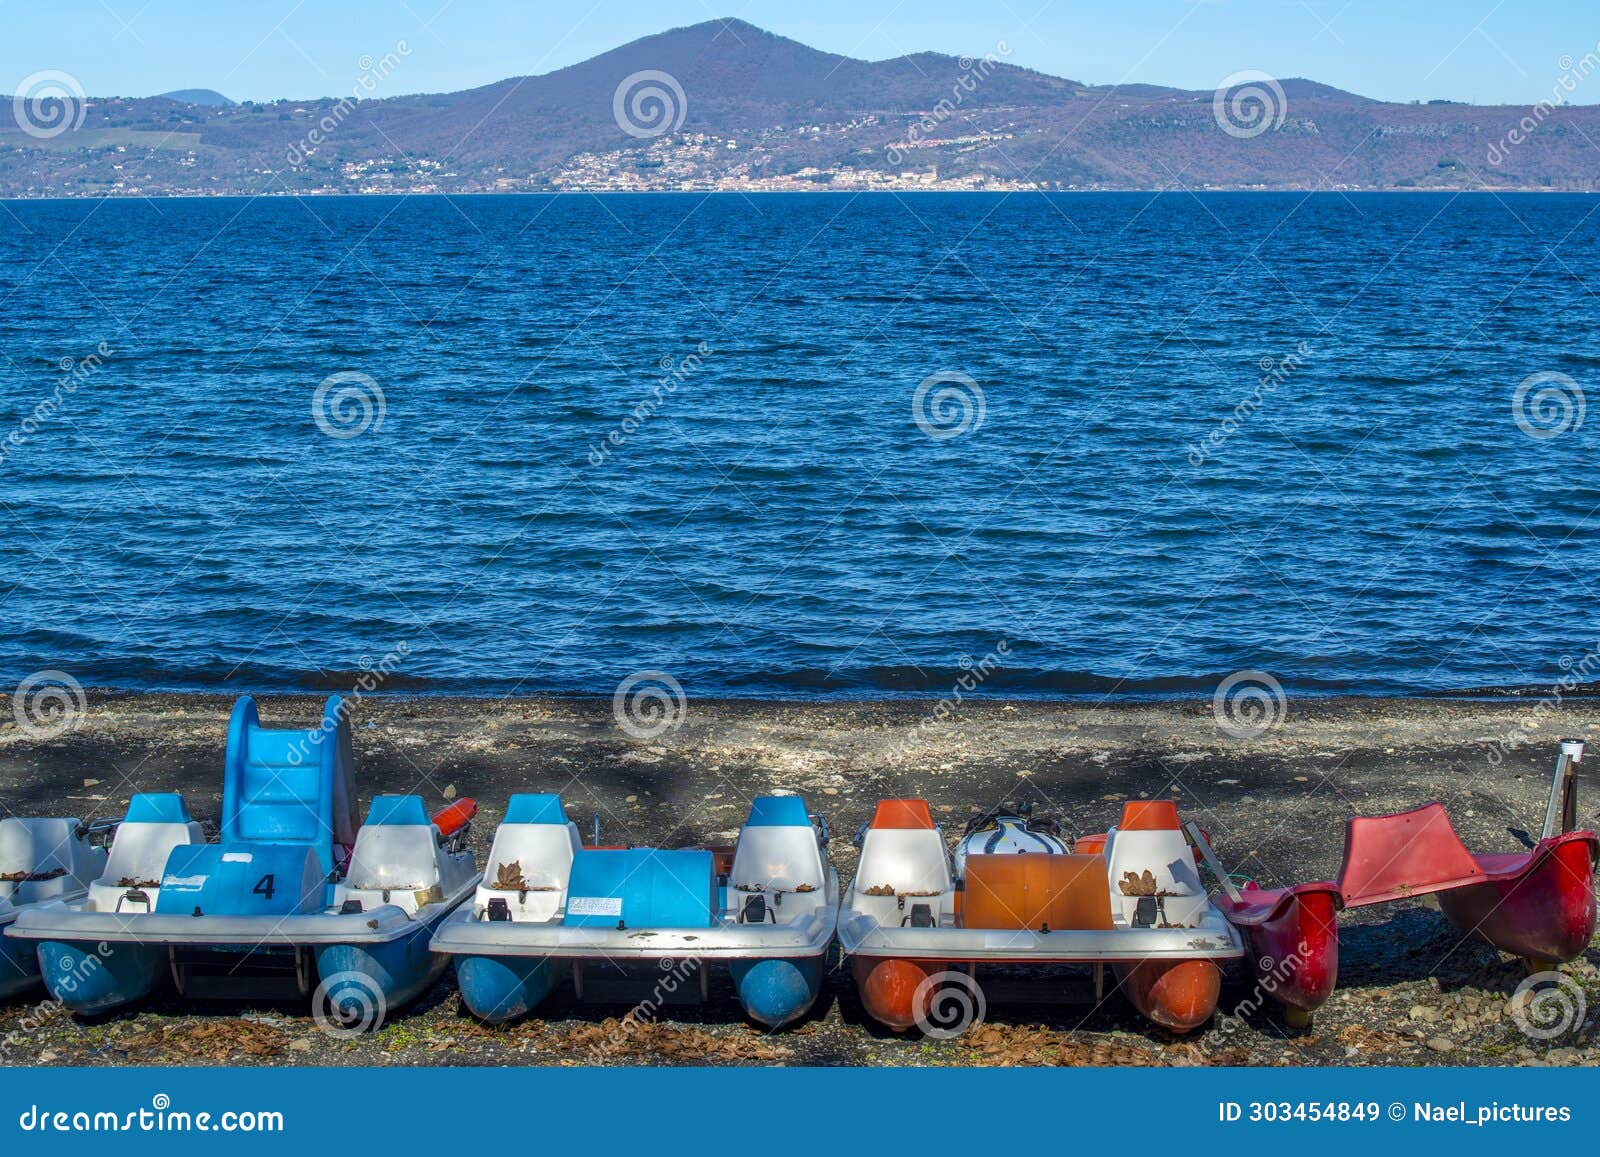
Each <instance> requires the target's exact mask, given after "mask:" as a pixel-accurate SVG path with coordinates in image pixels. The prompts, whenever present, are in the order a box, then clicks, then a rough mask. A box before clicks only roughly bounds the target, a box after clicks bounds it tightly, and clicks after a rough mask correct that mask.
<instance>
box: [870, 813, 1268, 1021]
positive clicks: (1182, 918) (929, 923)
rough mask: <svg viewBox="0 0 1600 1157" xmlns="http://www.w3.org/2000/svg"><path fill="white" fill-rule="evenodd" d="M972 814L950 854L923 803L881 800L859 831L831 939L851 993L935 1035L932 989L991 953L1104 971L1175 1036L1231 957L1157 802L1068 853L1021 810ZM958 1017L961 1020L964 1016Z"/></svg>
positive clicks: (967, 974) (1205, 1011)
mask: <svg viewBox="0 0 1600 1157" xmlns="http://www.w3.org/2000/svg"><path fill="white" fill-rule="evenodd" d="M982 821H983V822H982V823H981V825H980V826H978V827H976V828H974V827H973V826H972V825H969V829H968V831H967V833H966V834H965V835H964V836H963V838H962V839H961V841H960V843H959V844H958V846H957V848H956V854H955V857H954V859H953V860H952V857H951V855H950V853H949V851H948V850H947V848H946V846H945V839H944V834H943V832H942V831H941V830H940V829H939V828H938V827H937V826H936V825H935V824H934V822H933V817H932V815H931V814H930V813H929V811H928V805H927V804H926V803H925V802H924V801H922V800H920V799H913V800H884V801H882V802H881V803H879V804H878V807H877V812H876V814H875V815H874V817H873V819H872V821H871V822H870V823H869V824H868V825H867V826H866V827H864V828H863V829H862V831H861V833H860V834H859V835H858V836H857V844H858V846H859V847H860V848H861V858H860V861H859V864H858V867H857V870H856V878H855V881H854V883H853V884H852V886H851V888H850V891H849V892H848V893H847V894H846V896H845V898H844V904H843V908H842V910H841V912H840V915H839V941H840V944H841V945H842V947H843V949H844V952H845V955H846V956H847V957H848V958H849V960H850V965H851V971H852V973H853V975H854V978H855V981H856V986H857V988H858V990H859V992H860V995H861V1000H862V1003H863V1004H864V1005H865V1007H866V1010H867V1012H868V1014H869V1015H871V1016H872V1017H873V1019H875V1020H877V1021H878V1022H879V1023H881V1024H883V1025H885V1026H887V1027H889V1028H891V1029H895V1030H897V1031H904V1030H906V1029H909V1028H911V1027H913V1026H917V1027H920V1028H922V1029H923V1030H924V1031H933V1032H935V1035H949V1034H948V1033H946V1032H941V1031H939V1030H940V1029H941V1028H942V1025H941V1023H940V1020H941V1015H942V1013H941V1010H940V1009H939V1008H938V1007H937V1006H938V1005H939V1004H940V1002H941V995H942V994H944V993H945V992H946V990H948V989H949V988H951V987H960V988H964V989H966V990H967V992H966V994H965V996H964V997H963V998H962V1000H961V1005H962V1007H963V1008H965V1009H967V1010H970V1009H971V1007H972V1005H973V1003H974V1002H975V1000H976V999H978V998H979V997H980V996H981V990H980V989H979V988H978V985H977V981H976V980H975V979H974V978H973V973H974V972H975V971H976V969H977V968H978V967H980V966H982V965H986V964H989V965H992V964H1014V965H1027V964H1035V965H1042V964H1087V965H1091V966H1093V968H1094V972H1095V977H1096V982H1097V983H1096V989H1097V992H1099V991H1100V990H1101V984H1102V982H1103V976H1104V969H1105V967H1106V966H1108V965H1109V966H1110V967H1111V968H1112V969H1113V970H1114V971H1115V974H1116V976H1117V978H1118V982H1119V987H1121V988H1122V990H1123V992H1124V993H1126V994H1127V996H1128V998H1129V999H1130V1000H1131V1001H1132V1002H1133V1004H1134V1006H1135V1007H1136V1008H1137V1009H1138V1010H1139V1011H1140V1012H1141V1013H1143V1014H1144V1015H1145V1016H1147V1017H1149V1018H1150V1019H1151V1020H1153V1021H1155V1022H1156V1023H1157V1024H1160V1025H1162V1026H1164V1027H1166V1028H1168V1029H1171V1030H1172V1031H1174V1032H1180V1033H1181V1032H1188V1031H1190V1030H1192V1029H1195V1028H1197V1027H1199V1026H1200V1025H1202V1024H1204V1023H1205V1022H1206V1021H1207V1020H1208V1019H1209V1018H1210V1017H1211V1015H1212V1013H1213V1012H1214V1011H1215V1009H1216V1005H1217V996H1218V993H1219V991H1220V989H1221V981H1222V975H1221V966H1222V964H1223V962H1225V961H1228V960H1237V959H1239V958H1241V957H1242V956H1243V955H1244V946H1243V941H1242V938H1241V936H1240V933H1239V932H1238V930H1237V929H1236V928H1234V927H1233V926H1232V925H1231V924H1230V923H1229V922H1228V920H1227V919H1226V918H1225V917H1224V916H1223V914H1222V912H1221V911H1219V910H1218V909H1217V907H1216V906H1215V905H1213V904H1212V902H1211V899H1210V897H1209V896H1207V894H1206V889H1205V887H1204V885H1203V884H1202V883H1201V880H1200V876H1199V872H1198V870H1197V865H1196V862H1195V856H1194V852H1193V850H1192V849H1191V848H1190V846H1189V843H1188V841H1187V840H1186V838H1185V836H1184V832H1183V828H1182V825H1181V823H1180V821H1179V819H1178V811H1177V808H1176V806H1174V805H1173V803H1172V802H1171V801H1170V800H1135V801H1131V802H1129V803H1128V804H1127V805H1126V806H1125V807H1124V809H1123V813H1122V821H1121V823H1119V824H1118V826H1117V827H1115V828H1112V829H1111V830H1110V831H1109V832H1107V833H1106V834H1105V835H1104V836H1095V837H1085V838H1084V839H1083V840H1080V841H1079V842H1078V846H1077V847H1076V848H1075V849H1074V850H1073V851H1068V850H1067V849H1066V843H1065V842H1064V841H1063V840H1061V839H1059V838H1058V835H1057V832H1056V830H1055V829H1054V827H1053V825H1052V826H1050V827H1049V828H1046V827H1044V826H1042V825H1040V824H1039V823H1038V822H1037V821H1032V820H1030V818H1029V817H1028V816H1027V815H1026V813H1025V812H1019V814H1015V815H1012V814H1006V813H995V814H991V815H989V816H986V817H982ZM961 1027H962V1028H964V1027H966V1026H965V1025H964V1024H963V1025H961Z"/></svg>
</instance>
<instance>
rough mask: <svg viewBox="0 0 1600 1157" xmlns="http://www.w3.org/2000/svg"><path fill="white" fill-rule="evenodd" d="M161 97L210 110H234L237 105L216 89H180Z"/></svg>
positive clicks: (163, 94) (165, 93)
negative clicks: (205, 107) (202, 106)
mask: <svg viewBox="0 0 1600 1157" xmlns="http://www.w3.org/2000/svg"><path fill="white" fill-rule="evenodd" d="M161 95H162V97H164V98H165V99H167V100H175V101H177V102H178V103H179V104H199V105H205V106H207V107H208V108H232V107H233V106H234V104H235V103H236V102H234V101H231V100H229V99H228V98H227V97H225V96H223V95H222V94H221V93H220V92H218V91H217V90H216V89H214V88H180V89H178V90H177V91H175V92H164V93H162V94H161Z"/></svg>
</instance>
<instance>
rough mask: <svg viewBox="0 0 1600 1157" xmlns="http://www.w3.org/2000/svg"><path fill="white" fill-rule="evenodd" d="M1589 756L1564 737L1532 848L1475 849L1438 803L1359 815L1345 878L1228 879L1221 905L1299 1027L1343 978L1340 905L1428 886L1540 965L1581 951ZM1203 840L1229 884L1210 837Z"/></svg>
mask: <svg viewBox="0 0 1600 1157" xmlns="http://www.w3.org/2000/svg"><path fill="white" fill-rule="evenodd" d="M1582 755H1583V743H1582V742H1581V741H1579V740H1573V739H1567V740H1562V743H1561V757H1560V759H1559V761H1558V762H1557V764H1556V773H1555V779H1554V782H1553V783H1552V785H1551V792H1550V802H1549V805H1548V806H1547V808H1546V811H1545V824H1544V829H1543V836H1542V838H1541V839H1540V840H1538V842H1536V843H1535V844H1534V845H1533V847H1532V848H1531V849H1529V850H1527V851H1524V852H1512V853H1498V852H1497V853H1485V854H1475V853H1473V852H1470V851H1468V850H1467V847H1466V845H1465V844H1463V843H1462V842H1461V837H1460V836H1458V835H1457V834H1456V830H1455V828H1454V827H1453V826H1452V825H1451V823H1450V817H1449V815H1448V814H1447V813H1446V812H1445V809H1444V805H1443V804H1440V803H1430V804H1428V805H1427V806H1425V807H1420V808H1417V809H1416V810H1414V811H1408V812H1400V813H1399V814H1397V815H1388V816H1371V817H1366V816H1358V817H1356V818H1354V819H1352V820H1350V823H1349V826H1348V828H1347V830H1346V833H1345V846H1344V865H1343V867H1342V868H1341V869H1340V871H1339V879H1338V882H1337V883H1334V882H1329V881H1318V882H1315V883H1309V884H1300V885H1297V886H1295V887H1292V888H1270V889H1268V888H1258V887H1255V886H1254V885H1247V886H1246V887H1245V888H1244V889H1242V890H1240V889H1237V888H1234V887H1232V886H1231V884H1230V885H1228V894H1227V895H1223V896H1218V897H1217V898H1216V904H1217V907H1218V908H1220V909H1221V910H1222V912H1223V914H1224V915H1225V916H1226V917H1227V918H1228V921H1229V922H1230V923H1231V924H1233V925H1234V927H1236V928H1238V929H1239V931H1240V932H1241V933H1242V934H1243V935H1244V937H1245V939H1246V942H1247V944H1248V946H1249V949H1250V951H1249V953H1248V958H1249V959H1250V960H1251V962H1252V968H1253V969H1254V971H1255V979H1256V983H1257V984H1258V985H1259V986H1260V987H1261V989H1262V990H1263V991H1264V992H1266V993H1267V994H1269V995H1271V996H1272V997H1273V998H1275V999H1276V1000H1277V1001H1279V1003H1281V1004H1282V1005H1283V1006H1284V1013H1285V1019H1287V1020H1288V1021H1289V1023H1291V1024H1296V1025H1302V1026H1303V1025H1306V1024H1309V1023H1310V1017H1311V1013H1312V1012H1313V1011H1315V1010H1316V1008H1317V1007H1318V1006H1319V1005H1321V1004H1322V1002H1323V1001H1325V1000H1327V999H1328V995H1329V994H1330V993H1331V992H1332V991H1333V986H1334V984H1335V983H1336V982H1337V980H1338V976H1339V925H1338V916H1337V914H1338V911H1339V909H1341V908H1363V907H1367V906H1369V905H1372V904H1384V903H1388V902H1390V901H1393V900H1402V899H1409V898H1411V897H1415V896H1424V895H1429V894H1433V895H1437V896H1438V898H1439V908H1440V910H1441V911H1443V913H1444V914H1445V917H1446V918H1447V919H1448V920H1449V921H1450V922H1451V923H1452V924H1454V925H1455V926H1456V927H1457V928H1458V929H1460V930H1461V931H1462V932H1463V933H1465V934H1466V935H1468V936H1470V937H1472V938H1473V939H1476V940H1480V941H1482V942H1484V943H1486V944H1490V945H1493V946H1494V947H1495V948H1498V949H1500V950H1501V951H1502V952H1509V953H1511V954H1513V955H1515V956H1520V957H1522V958H1523V960H1524V961H1525V962H1526V964H1527V966H1528V968H1529V969H1530V970H1531V971H1540V970H1543V969H1548V968H1552V967H1554V966H1556V965H1559V964H1564V963H1566V962H1567V961H1569V960H1573V959H1575V958H1576V957H1577V956H1578V955H1579V954H1580V953H1582V952H1583V950H1584V949H1585V948H1586V947H1588V944H1589V941H1590V939H1591V938H1592V937H1593V935H1594V929H1595V893H1594V869H1595V861H1596V859H1597V857H1600V841H1597V840H1596V837H1595V834H1594V833H1593V832H1591V831H1576V830H1573V829H1574V828H1575V826H1576V820H1577V786H1576V779H1575V776H1574V773H1573V765H1574V764H1576V763H1577V762H1578V761H1579V759H1581V758H1582ZM1192 834H1194V833H1192ZM1196 841H1197V843H1199V844H1201V845H1202V850H1203V851H1205V852H1206V854H1207V856H1208V858H1211V859H1212V861H1213V862H1212V867H1213V871H1215V872H1217V874H1218V875H1219V877H1220V878H1222V879H1223V880H1226V879H1227V877H1226V875H1225V874H1224V873H1222V872H1221V870H1220V867H1219V866H1218V865H1217V864H1216V863H1215V860H1214V857H1213V856H1212V855H1211V852H1210V849H1209V847H1206V846H1204V840H1203V838H1201V837H1199V836H1198V835H1197V834H1196Z"/></svg>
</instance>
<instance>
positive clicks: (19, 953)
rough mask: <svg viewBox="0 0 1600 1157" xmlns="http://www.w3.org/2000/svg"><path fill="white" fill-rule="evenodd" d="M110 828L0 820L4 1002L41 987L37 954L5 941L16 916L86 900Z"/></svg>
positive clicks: (101, 866)
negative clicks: (40, 906)
mask: <svg viewBox="0 0 1600 1157" xmlns="http://www.w3.org/2000/svg"><path fill="white" fill-rule="evenodd" d="M113 826H114V825H110V824H87V823H84V822H83V821H81V820H76V819H22V818H20V817H16V816H11V817H8V818H6V819H3V820H0V999H5V998H7V997H11V996H16V995H18V994H19V993H23V992H26V991H28V990H29V989H30V988H32V987H33V986H34V985H36V984H38V983H39V953H38V950H37V949H36V948H35V947H34V945H33V944H31V943H29V942H28V941H26V940H19V939H17V938H16V937H12V936H7V935H5V930H6V929H7V928H9V927H10V926H11V925H12V923H13V922H15V920H16V919H17V917H18V915H20V914H21V913H22V912H24V911H26V910H27V909H29V908H31V907H32V906H34V905H36V904H43V903H46V902H48V901H61V902H66V903H71V902H73V901H77V900H81V899H82V898H83V897H84V896H86V895H88V892H89V884H90V882H91V881H92V880H94V879H96V878H97V877H98V876H99V875H100V874H101V873H102V872H103V871H104V870H105V865H106V850H105V847H104V846H103V845H102V844H101V843H100V842H99V841H101V840H103V839H104V838H105V837H107V836H108V835H109V833H110V830H111V828H112V827H113Z"/></svg>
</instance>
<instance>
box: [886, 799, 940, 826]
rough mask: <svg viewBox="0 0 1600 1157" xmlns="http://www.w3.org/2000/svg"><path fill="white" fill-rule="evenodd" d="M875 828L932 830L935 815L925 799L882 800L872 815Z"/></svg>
mask: <svg viewBox="0 0 1600 1157" xmlns="http://www.w3.org/2000/svg"><path fill="white" fill-rule="evenodd" d="M872 826H873V827H875V828H932V827H933V813H932V812H930V811H929V810H928V801H927V800H924V799H880V800H879V801H878V810H877V811H875V812H873V813H872Z"/></svg>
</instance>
